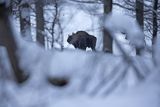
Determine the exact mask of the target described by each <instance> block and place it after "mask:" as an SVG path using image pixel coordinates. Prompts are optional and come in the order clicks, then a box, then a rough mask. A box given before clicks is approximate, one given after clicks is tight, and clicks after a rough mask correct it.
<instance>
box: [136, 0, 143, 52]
mask: <svg viewBox="0 0 160 107" xmlns="http://www.w3.org/2000/svg"><path fill="white" fill-rule="evenodd" d="M143 12H144V0H136V20H137V22H138V24H139V25H140V27H141V29H142V30H143V29H144V13H143ZM136 54H137V55H140V49H136Z"/></svg>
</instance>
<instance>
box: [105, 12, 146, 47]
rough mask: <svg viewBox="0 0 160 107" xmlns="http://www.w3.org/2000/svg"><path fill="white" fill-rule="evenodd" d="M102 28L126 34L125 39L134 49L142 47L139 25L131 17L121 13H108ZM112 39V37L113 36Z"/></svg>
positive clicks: (142, 39)
mask: <svg viewBox="0 0 160 107" xmlns="http://www.w3.org/2000/svg"><path fill="white" fill-rule="evenodd" d="M104 26H105V27H106V28H107V29H109V30H110V31H111V32H117V31H118V32H122V33H126V37H127V39H128V40H129V41H130V43H131V44H132V45H134V46H136V47H139V48H141V47H144V45H145V44H144V34H143V32H142V31H141V30H140V27H139V25H138V24H137V22H136V21H134V20H133V19H132V18H131V17H129V16H126V15H124V14H122V13H110V14H109V15H108V16H106V21H105V24H104ZM113 37H114V36H113Z"/></svg>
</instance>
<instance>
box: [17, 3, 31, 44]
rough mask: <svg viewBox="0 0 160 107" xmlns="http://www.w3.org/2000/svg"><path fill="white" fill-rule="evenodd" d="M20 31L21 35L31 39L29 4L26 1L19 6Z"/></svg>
mask: <svg viewBox="0 0 160 107" xmlns="http://www.w3.org/2000/svg"><path fill="white" fill-rule="evenodd" d="M19 16H20V31H21V34H22V36H23V37H24V38H25V39H26V40H29V41H31V40H32V37H31V22H30V6H29V4H28V3H27V2H25V3H23V4H21V6H20V8H19Z"/></svg>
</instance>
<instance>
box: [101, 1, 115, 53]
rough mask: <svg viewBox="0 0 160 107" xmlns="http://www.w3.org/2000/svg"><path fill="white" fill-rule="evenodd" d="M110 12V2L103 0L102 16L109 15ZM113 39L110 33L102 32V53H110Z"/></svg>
mask: <svg viewBox="0 0 160 107" xmlns="http://www.w3.org/2000/svg"><path fill="white" fill-rule="evenodd" d="M111 11H112V0H104V14H109V13H110V12H111ZM112 42H113V39H112V37H111V36H110V33H109V32H108V31H106V30H105V29H104V30H103V51H105V52H111V53H112Z"/></svg>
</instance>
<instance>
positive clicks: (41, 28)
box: [35, 0, 45, 46]
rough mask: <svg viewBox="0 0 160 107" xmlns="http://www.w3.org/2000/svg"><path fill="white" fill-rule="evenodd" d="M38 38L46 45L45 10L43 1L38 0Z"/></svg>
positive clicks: (41, 43) (39, 41)
mask: <svg viewBox="0 0 160 107" xmlns="http://www.w3.org/2000/svg"><path fill="white" fill-rule="evenodd" d="M35 5H36V27H37V28H36V35H37V36H36V38H37V42H38V43H40V45H42V46H45V35H44V10H43V5H44V4H43V1H42V0H37V1H36V3H35Z"/></svg>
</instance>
